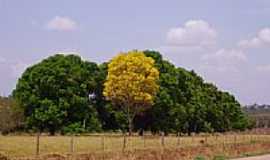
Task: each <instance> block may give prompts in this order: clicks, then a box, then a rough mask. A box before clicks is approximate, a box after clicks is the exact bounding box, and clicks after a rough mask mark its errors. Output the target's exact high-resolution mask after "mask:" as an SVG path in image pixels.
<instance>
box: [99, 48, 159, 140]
mask: <svg viewBox="0 0 270 160" xmlns="http://www.w3.org/2000/svg"><path fill="white" fill-rule="evenodd" d="M154 64H155V61H154V60H153V59H152V58H150V57H146V56H145V55H144V53H143V52H140V51H130V52H128V53H120V54H119V55H118V56H116V57H114V58H113V59H112V60H111V61H110V63H109V65H108V76H107V79H106V82H105V84H104V86H105V88H104V92H103V93H104V95H105V96H106V97H107V98H108V99H109V100H111V101H112V102H113V103H114V104H115V105H119V106H121V107H123V110H124V112H125V113H126V115H127V120H128V124H129V126H128V128H129V134H130V135H131V133H132V129H133V125H132V124H133V119H134V117H135V116H136V115H137V114H138V113H140V112H142V111H143V110H145V109H146V108H147V107H148V106H151V105H152V104H153V102H154V97H155V95H156V93H157V91H158V88H159V87H158V84H157V80H158V77H159V72H158V70H157V69H156V68H155V66H154Z"/></svg>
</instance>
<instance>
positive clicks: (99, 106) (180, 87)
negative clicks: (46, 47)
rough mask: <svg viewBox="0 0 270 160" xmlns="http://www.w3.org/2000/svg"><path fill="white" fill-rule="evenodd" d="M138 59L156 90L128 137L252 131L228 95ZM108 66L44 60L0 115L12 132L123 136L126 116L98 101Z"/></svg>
mask: <svg viewBox="0 0 270 160" xmlns="http://www.w3.org/2000/svg"><path fill="white" fill-rule="evenodd" d="M143 53H144V55H145V56H147V57H151V58H152V59H153V60H154V62H155V64H154V65H155V67H156V68H157V69H158V71H159V80H158V85H159V90H158V92H157V95H156V97H155V99H154V103H153V106H152V107H149V108H147V109H146V110H144V111H143V112H140V113H139V114H136V115H135V117H134V120H133V121H132V124H133V131H138V132H140V133H143V132H144V131H151V132H152V133H153V134H155V133H159V132H165V133H186V134H191V133H193V132H194V133H200V132H226V131H231V130H245V129H248V128H251V127H252V124H253V123H252V121H250V119H249V117H248V116H247V115H246V113H245V112H243V110H242V108H241V105H240V103H239V102H238V101H237V100H236V99H235V97H234V96H233V95H231V94H230V93H228V92H223V91H221V90H219V89H218V88H217V87H216V86H215V85H214V84H211V83H207V82H205V81H204V80H203V79H202V78H201V77H200V76H198V75H197V74H196V73H195V72H194V71H187V70H186V69H184V68H180V67H176V66H174V65H173V64H172V63H170V62H169V61H167V60H164V59H163V57H162V55H161V54H160V53H158V52H155V51H144V52H143ZM108 63H109V62H105V63H102V64H100V65H98V64H96V63H94V62H89V61H86V60H82V59H81V58H80V57H79V56H76V55H66V56H65V55H60V54H59V55H54V56H51V57H49V58H47V59H44V60H42V61H41V62H40V63H37V64H35V65H33V66H31V67H29V68H27V69H26V71H25V72H24V73H23V74H22V77H21V78H20V79H19V80H18V83H17V85H16V89H15V90H14V91H13V94H12V96H11V97H10V98H9V99H10V101H12V102H9V103H14V105H11V104H10V105H7V106H10V107H4V108H5V109H3V107H0V114H2V115H8V114H6V113H5V112H9V111H3V110H12V111H14V113H16V114H18V115H14V116H15V117H16V119H17V120H18V121H17V120H15V121H14V122H16V124H15V125H14V126H15V127H14V126H13V128H15V129H13V130H16V129H23V130H24V131H31V130H32V131H39V132H49V133H50V134H55V133H56V132H59V133H63V134H64V133H70V132H76V133H82V132H103V131H106V132H108V131H122V132H125V131H127V130H128V121H127V115H126V114H125V113H124V111H123V109H121V107H120V106H119V105H117V104H115V103H112V102H111V101H109V100H108V99H106V98H105V97H104V95H103V91H104V83H105V81H106V78H107V74H108ZM12 106H13V107H12ZM14 108H15V109H14ZM12 114H13V112H12ZM0 117H1V118H0V119H1V120H0V123H2V122H1V121H2V120H3V119H2V116H1V115H0ZM11 117H12V116H11ZM7 121H9V120H7ZM18 123H19V124H18ZM0 125H1V124H0ZM11 126H12V125H11ZM0 128H2V127H0ZM13 130H12V129H11V130H10V131H13Z"/></svg>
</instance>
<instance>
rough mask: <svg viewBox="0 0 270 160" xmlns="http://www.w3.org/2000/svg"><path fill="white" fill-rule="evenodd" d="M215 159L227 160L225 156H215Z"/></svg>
mask: <svg viewBox="0 0 270 160" xmlns="http://www.w3.org/2000/svg"><path fill="white" fill-rule="evenodd" d="M213 160H226V158H225V157H224V156H215V157H214V158H213Z"/></svg>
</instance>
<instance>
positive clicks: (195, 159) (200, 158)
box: [194, 156, 206, 160]
mask: <svg viewBox="0 0 270 160" xmlns="http://www.w3.org/2000/svg"><path fill="white" fill-rule="evenodd" d="M194 160H206V158H205V157H204V156H197V157H195V158H194Z"/></svg>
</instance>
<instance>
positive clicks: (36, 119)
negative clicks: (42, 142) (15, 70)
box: [13, 54, 101, 134]
mask: <svg viewBox="0 0 270 160" xmlns="http://www.w3.org/2000/svg"><path fill="white" fill-rule="evenodd" d="M98 73H99V68H98V66H97V65H96V64H95V63H92V62H87V61H84V60H82V59H81V58H80V57H79V56H76V55H66V56H65V55H60V54H58V55H55V56H51V57H49V58H47V59H44V60H43V61H41V62H40V63H38V64H35V65H33V66H31V67H29V68H27V70H26V71H25V72H24V73H23V75H22V77H21V78H20V79H19V81H18V83H17V86H16V89H15V90H14V92H13V96H14V97H15V99H16V101H17V102H19V105H20V106H21V107H23V110H24V114H25V116H26V122H27V126H28V127H29V128H36V129H38V130H40V131H49V132H50V133H51V134H54V133H55V132H56V131H59V130H61V131H63V130H69V129H68V128H69V127H71V128H72V127H74V126H77V127H81V128H82V129H84V130H87V131H93V130H99V129H100V128H101V125H100V123H99V121H98V119H97V112H96V110H95V108H94V103H93V100H92V99H93V98H94V97H95V94H94V93H95V92H96V91H95V90H96V89H97V88H96V86H97V83H96V81H97V77H96V76H97V75H98ZM91 98H92V99H91Z"/></svg>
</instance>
